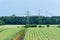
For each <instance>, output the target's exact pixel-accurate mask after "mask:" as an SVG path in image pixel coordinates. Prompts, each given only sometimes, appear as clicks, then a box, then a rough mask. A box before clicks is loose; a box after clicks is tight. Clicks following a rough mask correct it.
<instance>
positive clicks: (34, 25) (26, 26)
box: [24, 24, 37, 28]
mask: <svg viewBox="0 0 60 40" xmlns="http://www.w3.org/2000/svg"><path fill="white" fill-rule="evenodd" d="M24 27H25V28H29V27H37V25H36V24H29V25H25V26H24Z"/></svg>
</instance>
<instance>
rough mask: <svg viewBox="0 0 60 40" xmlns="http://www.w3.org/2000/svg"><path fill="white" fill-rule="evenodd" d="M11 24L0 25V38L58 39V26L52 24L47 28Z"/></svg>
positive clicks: (59, 39) (12, 39) (25, 39)
mask: <svg viewBox="0 0 60 40" xmlns="http://www.w3.org/2000/svg"><path fill="white" fill-rule="evenodd" d="M6 26H7V27H6ZM8 26H11V27H8ZM13 26H14V25H5V26H4V27H3V26H1V27H0V40H60V28H57V27H54V25H52V26H51V27H49V28H47V27H45V28H38V27H36V28H35V27H34V28H33V27H32V28H31V27H30V28H24V27H21V26H19V25H15V27H13ZM18 26H19V27H18ZM44 26H45V25H44ZM55 26H57V25H55Z"/></svg>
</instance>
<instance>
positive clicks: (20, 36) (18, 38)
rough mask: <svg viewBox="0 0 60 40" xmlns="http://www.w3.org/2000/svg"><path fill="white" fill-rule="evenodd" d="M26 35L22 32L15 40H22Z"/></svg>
mask: <svg viewBox="0 0 60 40" xmlns="http://www.w3.org/2000/svg"><path fill="white" fill-rule="evenodd" d="M23 35H24V32H21V33H20V34H19V35H18V36H17V37H16V38H14V40H21V39H22V37H23Z"/></svg>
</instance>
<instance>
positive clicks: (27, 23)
mask: <svg viewBox="0 0 60 40" xmlns="http://www.w3.org/2000/svg"><path fill="white" fill-rule="evenodd" d="M26 19H27V20H26V25H27V26H28V25H29V9H28V8H27V16H26Z"/></svg>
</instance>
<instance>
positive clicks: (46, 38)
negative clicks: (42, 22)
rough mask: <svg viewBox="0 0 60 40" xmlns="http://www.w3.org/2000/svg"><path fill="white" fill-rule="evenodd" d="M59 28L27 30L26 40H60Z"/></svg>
mask: <svg viewBox="0 0 60 40" xmlns="http://www.w3.org/2000/svg"><path fill="white" fill-rule="evenodd" d="M59 35H60V29H58V28H27V30H26V33H25V37H24V40H60V36H59Z"/></svg>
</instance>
